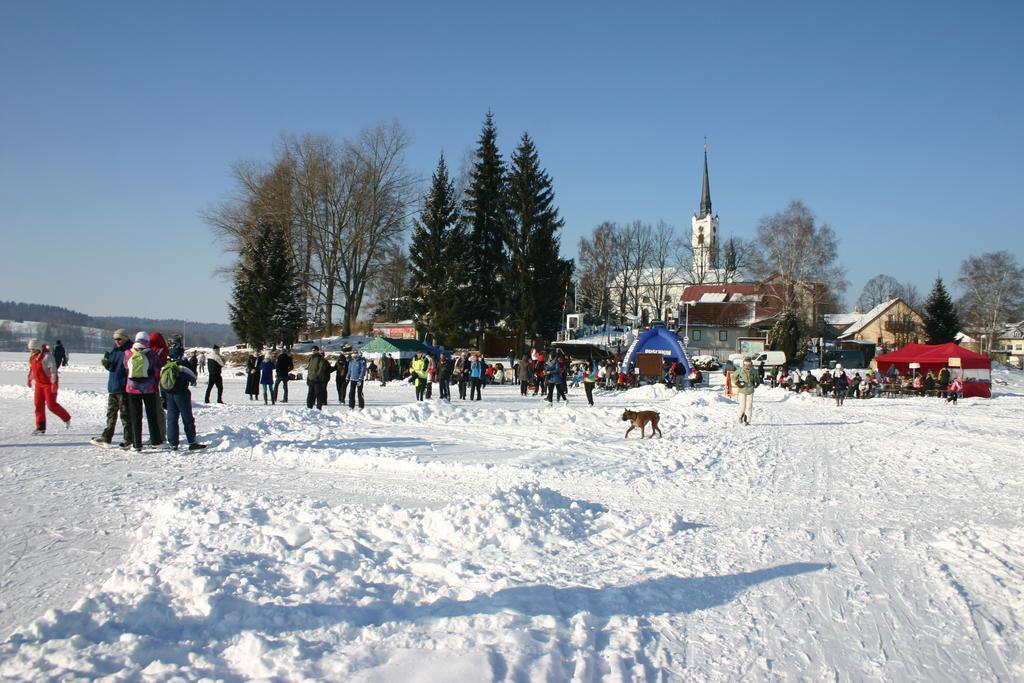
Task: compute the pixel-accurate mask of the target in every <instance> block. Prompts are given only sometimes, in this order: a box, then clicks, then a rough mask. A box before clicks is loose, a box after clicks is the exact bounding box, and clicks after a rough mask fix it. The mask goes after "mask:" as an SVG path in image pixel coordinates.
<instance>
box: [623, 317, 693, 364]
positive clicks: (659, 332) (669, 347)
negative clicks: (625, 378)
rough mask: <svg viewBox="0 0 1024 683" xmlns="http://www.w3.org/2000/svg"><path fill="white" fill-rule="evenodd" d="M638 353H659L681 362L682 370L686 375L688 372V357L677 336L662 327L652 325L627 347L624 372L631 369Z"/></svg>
mask: <svg viewBox="0 0 1024 683" xmlns="http://www.w3.org/2000/svg"><path fill="white" fill-rule="evenodd" d="M638 353H660V354H661V355H662V356H664V357H665V358H668V359H669V360H670V361H676V362H678V363H681V364H682V366H683V368H684V370H683V372H684V373H685V374H687V375H688V374H690V359H689V358H687V357H686V352H685V351H684V350H683V345H682V344H680V343H679V337H677V336H676V335H675V334H674V333H673V332H672V331H670V330H667V329H665V328H664V327H652V328H651V329H649V330H644V331H643V332H641V333H640V336H638V337H637V338H636V341H634V342H633V345H632V346H630V347H629V351H627V352H626V357H625V359H624V363H625V365H626V372H632V371H633V366H634V365H636V356H637V354H638Z"/></svg>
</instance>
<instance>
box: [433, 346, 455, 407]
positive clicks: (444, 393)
mask: <svg viewBox="0 0 1024 683" xmlns="http://www.w3.org/2000/svg"><path fill="white" fill-rule="evenodd" d="M436 372H437V391H438V397H439V398H440V399H441V400H442V401H448V402H449V403H450V402H451V400H452V392H451V386H450V385H449V384H448V380H449V379H451V376H452V364H451V363H450V362H449V361H448V357H447V356H445V355H444V354H443V353H442V354H441V357H440V358H438V359H437V370H436Z"/></svg>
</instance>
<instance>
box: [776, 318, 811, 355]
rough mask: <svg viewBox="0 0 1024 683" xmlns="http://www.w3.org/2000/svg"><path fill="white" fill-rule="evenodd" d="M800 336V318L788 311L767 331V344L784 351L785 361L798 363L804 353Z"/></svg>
mask: <svg viewBox="0 0 1024 683" xmlns="http://www.w3.org/2000/svg"><path fill="white" fill-rule="evenodd" d="M802 337H803V328H802V325H801V323H800V318H799V317H798V316H797V315H796V313H793V312H792V311H790V312H789V313H785V314H784V315H783V316H782V317H781V318H779V320H778V321H777V322H776V323H775V325H774V326H773V327H772V329H771V331H769V332H768V346H769V347H771V348H772V349H774V350H775V351H782V352H783V353H785V354H786V362H787V363H799V362H800V361H801V360H803V357H804V356H805V355H806V354H805V349H806V346H805V345H804V344H803V342H802Z"/></svg>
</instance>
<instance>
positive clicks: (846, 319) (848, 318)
mask: <svg viewBox="0 0 1024 683" xmlns="http://www.w3.org/2000/svg"><path fill="white" fill-rule="evenodd" d="M862 315H864V314H863V313H856V312H854V313H826V314H825V315H823V316H821V317H822V318H824V319H825V322H826V323H828V324H829V325H835V326H836V327H840V326H843V325H852V324H853V323H855V322H857V321H858V320H860V317H861V316H862Z"/></svg>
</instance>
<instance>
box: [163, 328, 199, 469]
mask: <svg viewBox="0 0 1024 683" xmlns="http://www.w3.org/2000/svg"><path fill="white" fill-rule="evenodd" d="M184 356H185V349H184V348H182V347H181V346H179V345H177V344H175V345H174V346H172V347H171V349H170V351H169V352H168V354H167V363H166V364H165V366H164V369H163V370H162V371H161V375H160V384H161V386H162V387H163V389H164V393H165V396H166V398H167V431H166V434H167V443H168V444H170V446H171V450H172V451H176V450H178V444H179V440H178V418H179V417H180V418H181V424H182V426H183V427H184V428H185V441H187V442H188V449H189V450H190V451H199V450H202V449H204V448H206V444H204V443H199V442H197V441H196V420H195V417H194V416H193V415H192V392H191V391H189V386H190V385H195V383H196V373H195V371H194V370H193V369H192V365H191V363H189V362H187V361H186V360H185V359H184ZM165 377H166V381H165ZM172 382H173V383H172ZM168 384H170V386H169V387H168V386H166V385H168Z"/></svg>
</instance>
